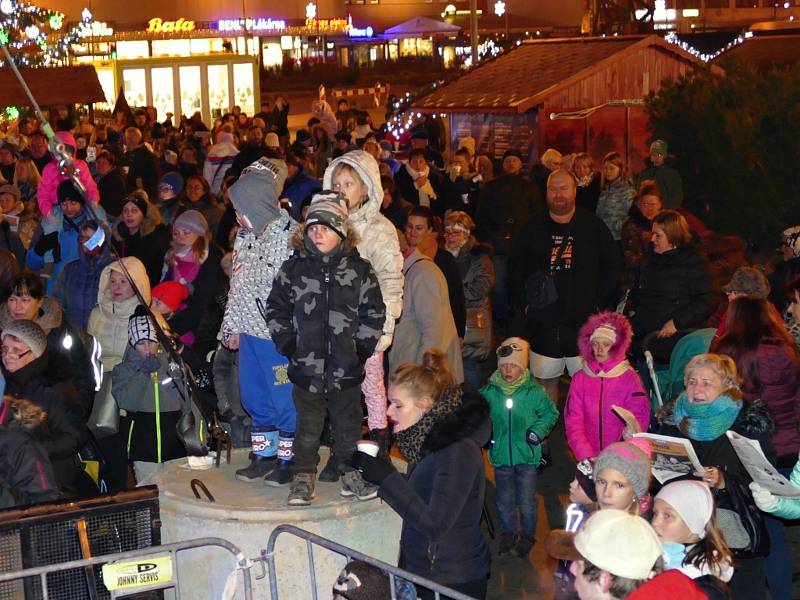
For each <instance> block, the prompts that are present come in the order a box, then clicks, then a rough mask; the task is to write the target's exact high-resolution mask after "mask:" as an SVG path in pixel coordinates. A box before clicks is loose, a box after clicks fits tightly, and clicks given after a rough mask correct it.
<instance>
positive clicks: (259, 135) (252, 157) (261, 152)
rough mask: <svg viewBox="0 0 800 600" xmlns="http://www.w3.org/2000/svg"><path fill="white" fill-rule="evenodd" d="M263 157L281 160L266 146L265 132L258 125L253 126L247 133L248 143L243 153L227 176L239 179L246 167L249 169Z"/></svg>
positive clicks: (234, 160) (239, 155)
mask: <svg viewBox="0 0 800 600" xmlns="http://www.w3.org/2000/svg"><path fill="white" fill-rule="evenodd" d="M263 156H266V157H267V158H279V157H278V156H276V153H275V152H274V151H273V150H270V149H269V148H267V146H266V145H265V144H264V130H263V129H261V127H259V126H258V125H252V126H251V127H250V129H249V130H248V132H247V143H245V144H244V145H242V149H241V151H240V152H239V154H237V155H236V158H234V159H233V164H232V165H231V168H230V169H228V173H227V176H231V175H233V176H235V177H239V175H241V173H242V171H243V170H244V169H245V167H249V166H250V165H252V164H253V163H254V162H256V161H257V160H258V159H259V158H261V157H263Z"/></svg>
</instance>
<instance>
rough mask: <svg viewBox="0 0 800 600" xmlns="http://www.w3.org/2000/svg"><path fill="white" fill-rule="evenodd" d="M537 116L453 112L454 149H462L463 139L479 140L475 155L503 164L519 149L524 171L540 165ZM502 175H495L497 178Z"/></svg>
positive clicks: (451, 131) (451, 116) (530, 112)
mask: <svg viewBox="0 0 800 600" xmlns="http://www.w3.org/2000/svg"><path fill="white" fill-rule="evenodd" d="M536 123H537V113H536V111H535V110H530V111H528V112H527V113H525V114H521V115H513V114H512V115H509V114H502V113H472V114H468V113H452V114H451V115H450V148H451V150H452V151H454V152H455V151H456V150H458V143H459V140H463V139H464V138H465V137H472V138H475V152H476V153H477V154H485V155H486V156H489V157H490V158H491V159H493V160H494V161H495V162H498V163H499V162H500V161H501V160H502V158H503V153H504V152H505V151H506V150H508V149H509V148H516V149H517V150H519V151H520V152H521V153H522V165H523V171H526V170H527V169H529V168H530V165H531V164H532V163H534V162H537V159H536V157H537V149H536ZM497 174H498V173H495V175H497Z"/></svg>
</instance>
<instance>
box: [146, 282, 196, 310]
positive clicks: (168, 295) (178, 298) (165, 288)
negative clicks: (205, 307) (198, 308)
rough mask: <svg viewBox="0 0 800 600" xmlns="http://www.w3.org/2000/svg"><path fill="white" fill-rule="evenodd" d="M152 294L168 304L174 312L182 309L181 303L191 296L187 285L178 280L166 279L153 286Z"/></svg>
mask: <svg viewBox="0 0 800 600" xmlns="http://www.w3.org/2000/svg"><path fill="white" fill-rule="evenodd" d="M151 295H152V297H153V298H158V299H159V300H161V302H163V303H164V304H166V305H167V306H168V307H169V309H170V310H171V311H172V312H175V311H177V310H178V309H180V307H181V305H182V304H183V303H184V302H185V301H186V299H187V298H188V297H189V290H188V289H187V288H186V286H185V285H183V284H180V283H178V282H177V281H164V282H162V283H159V284H158V285H157V286H156V287H154V288H153V291H152V292H151Z"/></svg>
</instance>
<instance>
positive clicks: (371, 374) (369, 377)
mask: <svg viewBox="0 0 800 600" xmlns="http://www.w3.org/2000/svg"><path fill="white" fill-rule="evenodd" d="M323 188H324V189H326V190H335V191H337V192H341V193H342V194H343V195H344V196H345V197H346V198H347V203H348V205H349V209H350V218H349V225H350V227H352V228H353V229H355V231H356V233H357V234H358V237H359V238H360V240H361V241H360V242H358V244H357V246H356V247H357V248H358V253H359V254H360V255H361V257H362V258H364V259H365V260H367V261H369V263H370V264H371V265H372V268H373V269H374V271H375V274H376V275H377V277H378V283H379V284H380V287H381V294H382V295H383V302H384V304H385V306H386V321H385V322H384V325H383V336H382V337H381V339H380V341H379V342H378V346H377V348H376V349H375V354H373V355H372V356H371V357H370V358H369V359H367V362H366V364H365V365H364V366H365V370H366V377H365V378H364V382H363V383H362V384H361V390H362V392H363V393H364V398H365V400H366V403H367V413H368V419H367V422H368V425H369V429H370V437H371V438H372V439H373V440H375V441H377V442H378V443H379V444H380V446H381V450H382V451H383V452H385V451H386V450H387V449H388V445H389V430H388V428H387V422H386V404H387V401H386V386H385V385H384V381H383V352H384V351H385V350H386V349H388V348H389V346H391V344H392V337H393V336H394V325H395V321H396V320H397V319H399V318H400V313H401V311H402V309H403V255H402V254H401V252H400V242H399V241H398V239H397V231H396V229H395V227H394V225H392V223H391V222H390V221H389V220H388V219H387V218H386V217H384V216H383V215H382V214H381V210H380V209H381V202H382V200H383V188H382V187H381V175H380V170H379V168H378V163H377V161H376V160H375V158H374V157H373V156H372V155H371V154H368V153H366V152H364V151H363V150H353V151H351V152H348V153H347V154H344V155H342V156H340V157H339V158H337V159H336V160H334V161H333V162H332V163H331V164H330V165H329V166H328V168H327V169H326V170H325V176H324V178H323ZM331 434H332V435H334V436H335V435H336V432H335V431H332V432H331ZM326 470H328V469H327V468H326ZM329 478H334V479H333V480H334V481H335V478H338V476H337V474H336V473H333V472H329V473H326V475H325V477H324V478H323V475H322V474H321V475H320V480H322V481H325V480H326V479H328V480H330V479H329Z"/></svg>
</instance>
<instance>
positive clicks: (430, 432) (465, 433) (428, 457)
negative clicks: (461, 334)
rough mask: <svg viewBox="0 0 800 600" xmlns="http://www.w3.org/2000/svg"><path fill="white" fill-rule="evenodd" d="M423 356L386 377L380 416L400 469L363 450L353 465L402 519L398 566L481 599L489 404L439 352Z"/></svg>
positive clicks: (486, 569)
mask: <svg viewBox="0 0 800 600" xmlns="http://www.w3.org/2000/svg"><path fill="white" fill-rule="evenodd" d="M422 361H423V364H422V365H404V366H402V367H400V368H399V369H398V370H397V371H395V372H394V374H393V375H392V376H391V378H390V380H389V381H390V383H389V400H390V403H391V404H390V406H389V410H388V412H387V415H388V417H389V419H390V420H391V421H392V423H393V428H394V432H395V434H396V437H397V445H398V447H399V448H400V450H401V451H402V453H403V454H404V455H405V457H406V459H408V463H409V464H408V472H407V474H406V475H405V476H404V475H401V474H400V473H398V472H397V471H395V470H394V468H393V467H392V466H391V465H390V464H388V463H387V462H385V461H383V460H382V459H380V458H373V457H372V456H369V455H368V454H364V453H363V452H356V453H355V455H354V457H353V462H354V466H355V467H356V468H358V469H359V470H360V471H361V472H362V474H363V476H364V479H366V480H368V481H372V482H373V483H375V484H377V485H378V486H379V490H378V495H379V496H380V497H381V498H382V499H383V500H384V501H385V502H386V503H387V504H389V505H390V506H391V507H392V508H393V509H394V510H395V511H396V512H397V513H398V514H399V515H400V516H401V517H402V519H403V531H402V534H401V537H400V561H399V566H400V567H401V568H403V569H406V570H408V571H410V572H412V573H414V574H416V575H420V576H421V577H425V578H427V579H430V580H432V581H435V582H436V583H439V584H442V585H445V586H447V587H449V588H452V589H454V590H457V591H459V592H462V593H464V594H467V595H468V596H471V597H473V598H483V597H484V596H485V594H486V582H487V579H488V577H489V565H490V553H489V548H488V546H487V544H486V540H485V539H484V537H483V534H482V533H481V528H480V520H481V511H482V509H483V500H484V491H485V481H486V480H485V476H484V467H483V458H482V455H481V447H482V446H483V445H484V444H486V443H487V442H488V441H489V437H490V435H491V424H490V421H489V407H488V405H487V404H486V401H485V400H484V399H483V398H482V397H481V396H478V395H475V396H473V395H463V394H462V391H461V389H460V388H459V387H454V386H453V384H452V375H451V374H450V371H449V368H448V367H447V355H446V354H444V353H443V352H441V351H439V350H428V351H426V352H425V354H424V355H423V359H422ZM418 593H419V594H420V597H421V598H432V597H433V595H432V594H428V595H426V592H425V591H424V590H418Z"/></svg>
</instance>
